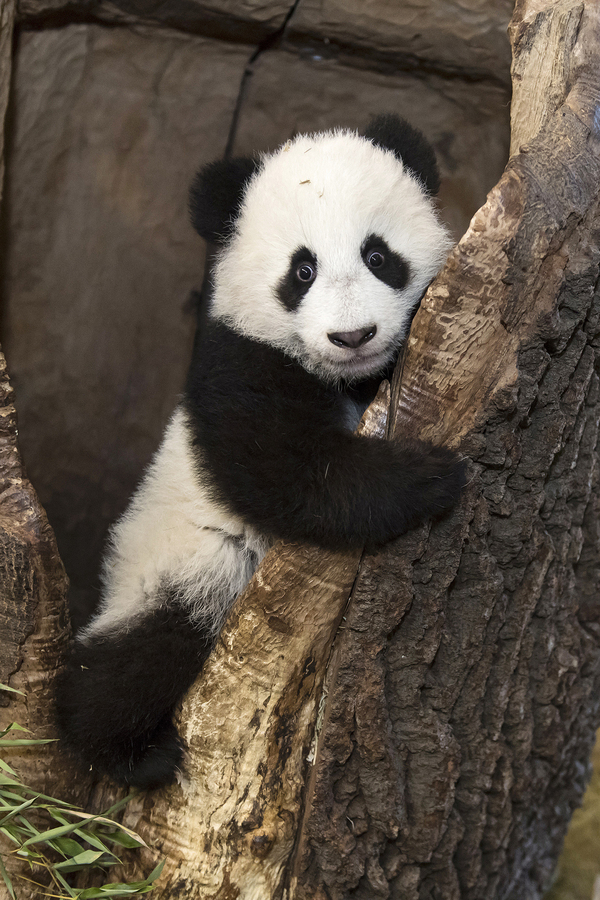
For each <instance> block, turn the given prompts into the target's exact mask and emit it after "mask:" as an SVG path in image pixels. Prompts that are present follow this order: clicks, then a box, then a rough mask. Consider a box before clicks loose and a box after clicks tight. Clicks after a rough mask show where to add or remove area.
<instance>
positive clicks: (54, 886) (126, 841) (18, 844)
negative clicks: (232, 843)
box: [0, 684, 164, 900]
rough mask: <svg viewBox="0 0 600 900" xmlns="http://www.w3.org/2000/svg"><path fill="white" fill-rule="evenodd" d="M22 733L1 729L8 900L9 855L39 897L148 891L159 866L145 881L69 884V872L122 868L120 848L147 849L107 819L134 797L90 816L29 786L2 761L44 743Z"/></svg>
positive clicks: (0, 830)
mask: <svg viewBox="0 0 600 900" xmlns="http://www.w3.org/2000/svg"><path fill="white" fill-rule="evenodd" d="M0 690H5V691H11V692H14V693H20V691H15V690H14V688H10V687H7V686H6V685H3V684H0ZM27 734H28V732H27V730H26V729H25V728H22V727H21V726H20V725H18V724H17V723H16V722H12V723H11V724H10V725H9V726H8V727H7V728H5V729H4V730H3V731H2V730H0V877H1V879H2V880H3V881H4V884H5V885H6V889H7V890H8V893H9V896H10V897H11V898H12V900H19V894H18V887H19V885H18V884H17V883H15V878H14V876H13V877H12V878H11V876H10V875H9V873H8V870H7V865H6V864H7V861H8V859H9V857H10V856H11V855H15V856H17V857H19V858H20V859H21V860H24V861H25V862H26V863H28V864H29V869H30V871H31V878H28V877H27V876H25V875H21V876H19V878H20V879H21V880H24V881H28V882H33V884H36V885H37V886H38V887H39V889H40V891H41V893H40V897H41V896H45V897H53V898H57V900H58V898H60V900H71V898H77V900H94V898H108V897H114V898H117V897H137V896H140V895H142V894H147V893H148V892H149V891H151V890H152V888H153V886H154V882H155V881H156V879H157V878H158V876H159V875H160V873H161V871H162V867H163V865H164V862H161V863H159V865H158V866H156V868H155V869H154V870H153V871H152V872H151V873H150V875H148V877H147V878H146V879H144V881H136V882H131V883H119V884H116V883H106V884H103V885H101V886H100V887H90V888H74V887H72V886H71V885H70V883H69V881H70V876H72V875H73V873H79V872H83V871H86V870H90V869H101V870H104V871H106V870H108V869H110V867H111V866H116V865H119V864H121V859H120V858H119V856H118V852H120V851H121V849H128V850H130V849H139V848H140V847H146V844H145V843H144V841H143V840H142V839H141V837H139V835H137V834H136V833H135V832H134V831H131V829H129V828H126V827H125V826H124V825H121V824H120V823H119V822H115V821H114V820H113V819H112V818H111V817H112V816H113V815H114V814H115V813H116V812H118V810H120V809H122V808H123V807H124V806H125V805H126V804H127V803H128V802H129V800H130V799H131V797H132V796H133V795H129V796H127V797H125V798H124V799H123V800H120V801H119V802H118V803H115V804H114V806H111V807H110V809H107V810H106V811H105V812H103V813H99V814H98V815H92V814H90V813H86V812H83V811H82V810H81V809H79V808H77V807H75V806H72V805H71V804H69V803H65V802H64V801H62V800H57V799H56V798H54V797H48V796H46V795H45V794H41V793H40V792H39V791H36V790H34V789H33V788H30V787H28V786H27V785H25V784H23V782H22V781H21V779H20V778H19V776H18V774H17V773H16V772H15V770H14V769H13V768H12V767H11V766H10V765H9V764H8V762H6V759H4V758H3V757H4V756H6V755H7V753H10V750H11V749H13V748H15V747H32V746H36V745H39V744H46V743H49V741H47V740H40V739H36V738H32V737H26V735H27ZM11 868H12V867H11ZM44 874H45V877H43V882H45V883H41V882H40V881H38V879H39V878H40V876H43V875H44ZM1 883H2V882H1V881H0V884H1Z"/></svg>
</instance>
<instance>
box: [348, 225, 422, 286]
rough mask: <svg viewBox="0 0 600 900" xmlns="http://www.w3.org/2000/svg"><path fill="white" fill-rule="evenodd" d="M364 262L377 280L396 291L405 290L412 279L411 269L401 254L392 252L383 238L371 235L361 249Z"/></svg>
mask: <svg viewBox="0 0 600 900" xmlns="http://www.w3.org/2000/svg"><path fill="white" fill-rule="evenodd" d="M360 252H361V256H362V258H363V262H364V264H365V265H366V267H367V268H368V269H369V271H370V272H372V273H373V275H374V276H375V278H378V279H379V280H380V281H383V282H384V284H387V285H389V287H391V288H393V289H394V290H395V291H400V290H402V288H405V287H406V285H407V284H408V281H409V278H410V268H409V265H408V263H407V262H406V260H404V259H403V258H402V257H401V256H400V254H399V253H394V251H393V250H390V248H389V247H388V245H387V244H386V242H385V241H384V240H383V238H381V237H378V236H377V235H376V234H370V235H369V237H368V238H367V239H366V241H364V243H363V245H362V247H361V251H360Z"/></svg>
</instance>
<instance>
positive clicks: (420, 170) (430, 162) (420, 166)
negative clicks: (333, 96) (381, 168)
mask: <svg viewBox="0 0 600 900" xmlns="http://www.w3.org/2000/svg"><path fill="white" fill-rule="evenodd" d="M365 137H366V138H368V139H369V140H370V141H373V143H374V144H376V145H377V146H378V147H383V148H384V149H385V150H391V151H392V153H393V154H394V155H395V156H396V157H397V158H398V159H401V160H402V162H403V163H404V165H405V166H406V167H407V168H408V169H410V170H411V172H413V173H414V174H415V175H416V176H417V178H418V179H419V180H420V181H421V183H422V185H423V186H424V188H425V190H426V191H427V192H428V193H429V194H437V192H438V191H439V189H440V174H439V171H438V166H437V161H436V158H435V153H434V151H433V148H432V147H431V145H430V144H429V142H428V141H427V139H426V138H425V136H424V135H423V134H422V133H421V132H420V131H419V130H418V129H417V128H413V126H412V125H410V124H409V123H408V122H407V121H406V120H405V119H401V118H400V116H397V115H395V114H393V113H388V114H386V115H382V116H377V117H376V118H374V119H373V120H372V121H371V123H370V125H369V127H368V128H367V130H366V131H365Z"/></svg>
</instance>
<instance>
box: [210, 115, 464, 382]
mask: <svg viewBox="0 0 600 900" xmlns="http://www.w3.org/2000/svg"><path fill="white" fill-rule="evenodd" d="M371 234H376V235H377V236H380V237H382V238H383V239H384V240H385V241H386V243H387V244H388V245H389V247H390V248H391V249H392V250H394V251H395V252H396V253H398V254H400V255H401V256H402V257H403V259H404V260H406V261H407V262H408V264H409V266H410V271H411V278H410V280H409V282H408V284H407V286H406V288H405V289H403V290H394V289H392V288H391V287H389V286H388V285H386V284H384V283H383V282H382V281H380V280H379V279H377V278H376V277H375V276H374V275H373V273H372V272H371V271H369V269H368V268H367V266H366V265H365V263H364V262H363V260H362V258H361V247H362V245H363V243H364V241H365V239H366V238H367V237H368V236H369V235H371ZM302 246H306V247H307V248H308V249H309V250H310V251H311V252H313V253H314V254H315V255H316V257H317V272H318V274H317V277H316V280H315V281H314V283H313V284H312V285H311V287H310V290H309V291H308V293H307V294H306V296H305V297H304V298H303V300H302V302H301V304H300V306H299V308H298V309H297V310H296V311H295V312H290V311H289V310H287V309H285V308H284V306H283V305H282V303H281V302H280V300H279V299H278V297H277V294H276V288H277V285H278V283H279V281H280V280H281V278H282V277H283V276H284V275H285V273H286V272H287V270H288V267H289V264H290V256H291V255H292V253H293V252H294V251H295V250H296V249H298V248H299V247H302ZM449 247H450V241H449V238H448V235H447V232H446V230H445V228H444V226H443V225H442V224H441V223H440V221H439V219H438V217H437V214H436V210H435V208H434V206H433V203H432V201H431V200H430V199H429V197H428V196H427V195H426V194H425V192H424V190H423V188H422V185H421V184H420V182H419V181H418V180H417V178H416V177H415V176H414V175H413V174H412V173H410V172H409V171H407V170H405V169H404V167H403V165H402V163H401V162H400V161H399V160H398V159H396V157H395V156H394V155H393V153H391V152H390V151H387V150H383V149H381V148H380V147H377V146H375V145H374V144H373V143H371V141H368V140H366V139H365V138H363V137H360V136H359V135H358V134H355V133H353V132H348V131H344V132H328V133H325V134H315V135H305V136H299V137H297V138H296V139H295V140H294V141H292V142H288V144H286V145H285V146H284V147H282V148H281V149H280V150H278V151H276V152H275V153H274V154H273V155H271V156H267V157H265V158H264V159H263V161H262V165H261V168H260V169H259V170H258V172H257V174H256V175H255V176H254V178H253V179H252V180H251V182H250V184H249V186H248V188H247V190H246V193H245V196H244V200H243V204H242V209H241V214H240V216H239V217H238V219H237V220H236V223H235V231H234V234H233V238H232V240H231V241H230V242H229V244H227V245H226V246H225V248H224V250H223V251H222V253H221V256H220V258H219V261H218V264H217V267H216V270H215V275H214V286H215V291H214V299H213V305H212V315H214V316H215V317H216V318H220V319H222V320H223V321H225V322H226V323H227V324H229V325H230V326H231V327H233V328H234V329H236V330H237V331H239V332H240V333H242V334H245V335H247V336H249V337H252V338H256V339H258V340H261V341H265V342H266V343H268V344H271V345H272V346H275V347H279V348H280V349H283V350H285V351H286V352H287V353H289V354H291V355H293V356H295V357H297V358H298V359H300V361H301V362H302V364H303V365H304V366H305V367H306V368H307V369H309V370H312V371H315V372H317V373H318V374H319V375H321V377H324V378H326V379H327V380H330V381H334V382H335V381H337V380H338V379H339V378H341V377H343V378H347V379H353V378H354V379H356V378H360V377H365V376H367V375H369V374H372V373H375V372H377V371H379V370H381V369H382V368H383V367H384V366H385V365H386V363H388V362H389V361H390V360H391V359H392V358H393V356H394V353H395V351H396V349H397V348H398V346H399V344H400V343H401V342H402V340H403V338H404V337H405V335H406V331H407V326H408V323H409V321H410V316H411V313H412V310H413V309H414V307H415V304H416V303H417V301H418V299H419V297H420V296H421V294H422V293H423V291H424V289H425V287H426V286H427V284H428V283H429V282H430V281H431V279H432V278H433V276H434V275H435V274H436V273H437V272H438V271H439V269H440V267H441V265H442V263H443V261H444V259H445V257H446V254H447V252H448V249H449ZM372 325H376V326H377V334H376V336H375V337H374V338H373V339H372V340H371V341H370V342H369V343H367V344H365V345H364V347H361V348H359V349H358V350H355V351H349V350H348V349H347V348H339V347H336V346H335V345H334V344H332V343H331V342H330V341H329V339H328V337H327V335H328V334H329V333H332V332H348V331H355V330H357V329H360V328H366V327H370V326H372Z"/></svg>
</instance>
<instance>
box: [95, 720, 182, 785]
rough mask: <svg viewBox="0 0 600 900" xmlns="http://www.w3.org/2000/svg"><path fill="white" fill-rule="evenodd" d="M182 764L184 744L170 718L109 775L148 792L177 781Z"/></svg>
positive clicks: (114, 767)
mask: <svg viewBox="0 0 600 900" xmlns="http://www.w3.org/2000/svg"><path fill="white" fill-rule="evenodd" d="M183 761H184V750H183V744H182V742H181V739H180V738H179V735H178V734H177V730H176V728H175V726H174V725H173V723H172V722H171V720H170V719H169V720H168V721H166V720H165V721H163V722H161V724H160V726H159V727H158V728H157V729H156V730H155V731H154V732H153V733H152V735H150V736H147V737H145V738H144V740H143V742H140V743H139V744H138V746H137V747H135V746H134V748H133V752H132V753H131V755H129V756H128V758H127V759H126V760H125V759H123V760H122V761H121V763H120V764H119V765H117V766H113V767H112V769H111V771H110V775H111V776H112V777H113V778H114V779H115V780H116V781H120V782H121V783H125V784H127V785H130V786H131V787H136V788H140V790H143V791H150V790H154V789H155V788H158V787H163V786H164V785H168V784H172V783H173V782H174V781H176V780H177V776H178V774H179V773H180V772H181V771H182V768H183Z"/></svg>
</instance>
